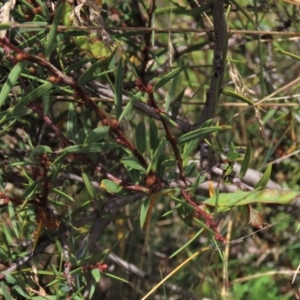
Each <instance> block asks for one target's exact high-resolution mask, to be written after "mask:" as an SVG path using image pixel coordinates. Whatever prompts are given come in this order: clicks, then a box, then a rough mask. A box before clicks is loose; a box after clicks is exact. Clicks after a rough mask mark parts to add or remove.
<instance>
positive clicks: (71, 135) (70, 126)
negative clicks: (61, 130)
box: [67, 103, 77, 141]
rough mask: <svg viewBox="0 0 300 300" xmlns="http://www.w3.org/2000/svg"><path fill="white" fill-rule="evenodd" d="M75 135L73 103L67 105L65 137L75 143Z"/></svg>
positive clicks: (75, 122) (75, 120) (75, 119)
mask: <svg viewBox="0 0 300 300" xmlns="http://www.w3.org/2000/svg"><path fill="white" fill-rule="evenodd" d="M76 134H77V118H76V111H75V108H74V105H73V103H70V104H69V110H68V121H67V136H68V138H69V139H70V140H72V141H75V136H76Z"/></svg>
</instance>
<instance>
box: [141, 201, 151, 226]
mask: <svg viewBox="0 0 300 300" xmlns="http://www.w3.org/2000/svg"><path fill="white" fill-rule="evenodd" d="M149 204H150V197H147V198H146V200H145V201H143V203H142V206H141V213H140V224H141V228H143V227H144V224H145V221H146V219H147V213H148V208H149Z"/></svg>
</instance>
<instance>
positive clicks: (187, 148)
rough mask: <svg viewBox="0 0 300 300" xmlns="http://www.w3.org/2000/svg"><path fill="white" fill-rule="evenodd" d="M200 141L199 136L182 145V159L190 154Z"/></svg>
mask: <svg viewBox="0 0 300 300" xmlns="http://www.w3.org/2000/svg"><path fill="white" fill-rule="evenodd" d="M200 141H201V138H198V139H194V140H192V141H190V142H188V143H186V144H185V145H184V150H183V153H182V159H183V160H185V159H186V158H187V157H188V156H190V154H191V153H192V152H193V151H194V150H195V149H196V148H197V146H198V145H199V143H200Z"/></svg>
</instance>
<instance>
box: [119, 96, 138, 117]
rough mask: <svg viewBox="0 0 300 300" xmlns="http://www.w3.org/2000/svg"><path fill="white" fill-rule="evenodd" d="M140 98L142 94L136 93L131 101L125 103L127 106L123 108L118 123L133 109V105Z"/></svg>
mask: <svg viewBox="0 0 300 300" xmlns="http://www.w3.org/2000/svg"><path fill="white" fill-rule="evenodd" d="M141 97H142V92H141V91H140V92H138V93H136V94H135V95H134V96H133V97H132V98H131V99H130V101H129V102H128V103H127V105H126V106H125V108H124V110H123V112H122V113H121V115H120V117H119V121H121V120H122V119H124V117H126V116H127V115H128V114H129V113H130V112H131V111H132V109H133V106H134V104H135V103H136V102H137V101H138V100H140V98H141Z"/></svg>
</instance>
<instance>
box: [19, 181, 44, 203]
mask: <svg viewBox="0 0 300 300" xmlns="http://www.w3.org/2000/svg"><path fill="white" fill-rule="evenodd" d="M40 184H41V181H40V180H37V181H35V182H34V183H32V184H30V185H29V186H28V187H27V189H26V190H25V192H24V193H23V194H22V196H21V199H23V200H27V199H30V198H31V197H32V195H34V194H35V192H36V191H37V189H38V188H39V186H40Z"/></svg>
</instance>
